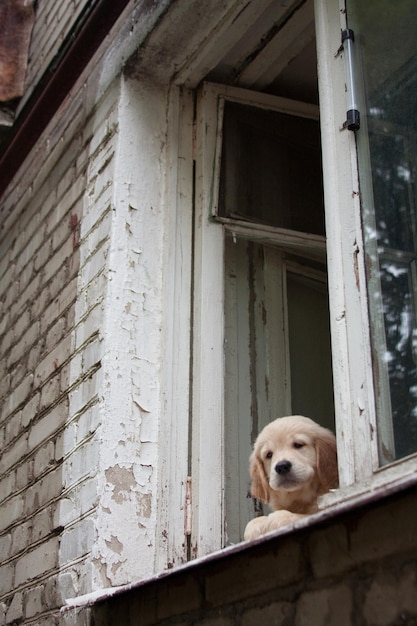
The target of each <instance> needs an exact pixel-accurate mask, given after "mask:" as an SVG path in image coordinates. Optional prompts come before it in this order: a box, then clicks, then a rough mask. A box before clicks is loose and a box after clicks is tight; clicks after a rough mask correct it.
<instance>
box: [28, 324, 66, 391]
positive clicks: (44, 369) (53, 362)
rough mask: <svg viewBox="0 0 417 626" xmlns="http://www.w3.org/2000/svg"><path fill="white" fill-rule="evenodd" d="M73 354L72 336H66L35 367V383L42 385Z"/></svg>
mask: <svg viewBox="0 0 417 626" xmlns="http://www.w3.org/2000/svg"><path fill="white" fill-rule="evenodd" d="M70 354H71V337H70V336H69V335H68V336H67V337H65V338H64V339H63V340H62V341H61V342H60V343H59V344H58V345H57V346H56V347H55V348H54V349H53V350H51V351H50V352H49V353H48V354H47V355H46V356H45V358H44V359H43V360H42V361H41V362H40V363H39V365H38V367H37V368H36V369H35V383H36V385H41V384H42V383H43V382H45V380H47V379H48V378H49V377H50V376H53V375H54V374H55V372H56V370H57V369H58V368H59V367H60V366H61V365H62V364H63V363H64V362H65V361H66V360H67V359H68V358H69V356H70Z"/></svg>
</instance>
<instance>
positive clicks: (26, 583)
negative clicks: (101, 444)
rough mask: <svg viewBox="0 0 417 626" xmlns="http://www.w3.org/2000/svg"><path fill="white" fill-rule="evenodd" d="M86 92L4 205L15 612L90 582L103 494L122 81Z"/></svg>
mask: <svg viewBox="0 0 417 626" xmlns="http://www.w3.org/2000/svg"><path fill="white" fill-rule="evenodd" d="M85 98H86V91H85V90H81V91H80V92H78V93H77V95H76V97H74V98H73V99H72V100H69V101H68V102H67V104H66V107H65V110H64V111H63V112H62V113H63V114H62V115H61V116H60V117H57V118H56V120H55V123H54V124H52V125H51V126H50V127H49V128H48V130H47V132H46V133H45V135H44V138H43V140H42V142H41V144H39V145H38V146H37V149H36V150H35V151H34V152H33V154H32V155H31V157H30V158H29V159H28V162H27V163H26V166H25V168H24V169H23V170H22V171H21V174H20V175H19V176H18V177H16V179H15V180H14V183H13V187H12V189H11V190H10V192H9V194H8V195H7V196H6V198H5V201H4V205H3V207H2V209H3V210H2V214H3V219H4V229H3V236H2V239H1V242H0V256H1V258H0V263H1V278H0V280H1V284H0V286H1V296H0V298H1V306H2V314H1V328H0V333H1V334H0V341H1V344H0V345H1V348H0V350H1V352H0V368H1V373H0V380H1V397H2V411H1V417H0V441H1V448H2V455H1V459H0V498H1V501H0V507H1V511H2V513H1V517H0V554H1V566H0V602H1V604H0V607H1V608H0V615H1V618H0V623H2V624H3V623H5V624H9V623H21V622H23V621H24V623H28V624H29V623H36V624H40V623H43V621H42V616H47V615H50V614H54V613H56V610H57V608H58V607H59V606H60V604H61V602H62V596H63V595H65V594H66V593H71V594H74V591H75V593H78V591H79V590H80V589H84V590H86V589H89V588H90V587H89V585H91V580H90V579H91V576H89V575H88V573H87V572H86V570H85V567H84V562H85V560H86V558H87V556H88V555H89V552H90V549H91V543H92V539H93V537H92V532H93V524H92V522H91V519H90V517H91V515H92V513H93V512H94V509H95V507H96V503H97V487H96V484H95V482H94V475H95V467H96V461H97V459H96V455H97V446H96V447H95V446H94V436H95V431H96V428H97V420H98V415H97V413H95V411H94V408H95V406H96V405H97V403H98V390H97V388H98V384H97V380H98V378H99V377H100V368H101V362H100V356H101V355H100V350H99V348H98V335H99V328H100V324H101V322H102V319H101V318H102V310H101V308H100V305H101V301H102V299H103V292H104V290H103V268H104V266H105V249H106V241H107V239H108V231H109V224H108V220H107V221H106V216H108V214H109V211H110V199H109V191H108V190H109V187H110V184H111V179H112V167H113V162H112V155H113V153H114V144H115V133H116V130H117V121H116V119H115V112H116V110H117V98H118V91H117V89H113V90H110V92H109V94H108V95H107V97H106V98H104V99H103V100H102V101H101V103H100V104H99V105H98V106H96V107H95V109H94V110H93V111H92V112H90V113H89V114H88V115H87V114H86V106H85ZM28 182H29V184H28ZM86 193H87V194H89V197H90V206H91V209H90V213H89V212H85V205H86V203H85V195H86ZM92 207H94V217H92V216H91V212H92ZM80 272H81V273H82V275H83V277H84V281H85V282H84V284H83V285H82V288H81V291H79V289H80V287H79V282H80ZM94 451H95V452H94ZM75 536H76V539H74V537H75ZM83 567H84V570H83ZM82 572H84V573H82ZM48 619H49V618H48ZM48 619H47V618H46V617H45V623H54V622H53V621H51V622H49V621H48Z"/></svg>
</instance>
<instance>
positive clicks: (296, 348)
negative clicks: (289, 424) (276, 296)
mask: <svg viewBox="0 0 417 626" xmlns="http://www.w3.org/2000/svg"><path fill="white" fill-rule="evenodd" d="M287 300H288V303H287V306H288V330H289V347H290V363H291V409H292V412H293V413H294V414H298V415H308V417H311V418H312V419H314V420H316V421H317V422H319V423H320V424H321V425H322V426H325V427H326V428H330V429H331V430H333V431H334V399H333V377H332V356H331V347H330V322H329V304H328V295H327V284H326V283H325V282H321V281H318V280H315V279H312V278H310V277H307V276H303V275H301V274H295V273H293V272H287ZM318 364H320V366H319V367H318V366H317V365H318Z"/></svg>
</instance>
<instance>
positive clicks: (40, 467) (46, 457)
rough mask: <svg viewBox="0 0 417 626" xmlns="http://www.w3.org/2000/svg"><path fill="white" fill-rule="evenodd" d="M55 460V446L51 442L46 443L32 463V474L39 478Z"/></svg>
mask: <svg viewBox="0 0 417 626" xmlns="http://www.w3.org/2000/svg"><path fill="white" fill-rule="evenodd" d="M54 458H55V445H54V442H53V441H48V442H47V443H46V445H44V446H43V447H42V448H40V449H39V450H38V451H37V452H36V454H35V456H34V461H33V473H34V476H35V477H38V476H40V475H41V474H43V473H44V472H45V470H47V469H48V467H49V466H50V465H52V464H53V462H54Z"/></svg>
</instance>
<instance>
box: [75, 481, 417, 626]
mask: <svg viewBox="0 0 417 626" xmlns="http://www.w3.org/2000/svg"><path fill="white" fill-rule="evenodd" d="M416 524H417V507H416V491H415V487H413V488H412V489H411V490H410V491H409V492H408V493H404V494H397V495H395V496H393V497H390V498H388V499H386V500H381V499H380V500H379V501H378V502H374V503H373V504H372V503H370V504H368V505H365V506H364V504H363V503H362V504H361V505H360V506H358V508H356V507H353V509H352V510H350V511H346V510H343V511H340V512H339V514H335V515H334V516H333V518H332V519H330V520H329V519H327V520H326V521H325V522H323V521H322V522H321V523H318V524H317V525H315V526H312V527H310V528H309V527H307V528H298V529H297V530H295V531H292V532H291V530H290V531H289V532H285V531H281V533H280V535H277V536H275V537H271V538H269V539H267V540H265V539H264V540H261V541H260V542H258V544H257V545H256V544H255V545H251V544H242V545H241V546H238V547H236V548H234V549H232V550H229V551H225V552H224V553H223V554H221V553H219V554H217V555H215V556H213V558H212V559H210V560H207V561H201V562H199V563H195V564H194V565H193V564H190V566H188V567H187V568H185V569H183V570H182V571H181V570H179V571H177V572H173V573H172V574H170V575H167V576H166V577H165V578H161V579H159V580H155V581H150V582H149V583H148V584H143V585H141V586H138V587H137V588H135V589H130V590H127V591H125V592H123V593H119V594H117V595H115V596H113V597H112V598H110V599H108V600H107V601H104V602H99V603H98V604H97V605H96V606H95V607H94V606H93V607H91V608H90V609H88V608H87V609H86V608H84V609H82V608H80V609H78V610H75V609H73V610H72V611H70V612H69V614H68V618H69V616H70V615H72V616H73V618H75V616H77V619H78V622H77V623H78V624H79V625H81V624H85V625H87V624H92V623H94V624H95V626H111V625H113V624H123V625H124V626H139V624H140V626H149V625H151V624H160V625H165V624H166V625H168V624H181V625H182V626H185V625H187V626H188V625H190V626H191V624H193V625H194V626H197V625H198V626H200V625H201V626H203V625H207V626H232V625H237V626H255V625H257V624H274V625H275V626H359V625H361V626H400V625H403V624H404V625H408V626H415V624H416V623H417V593H416V589H417V535H416V532H415V528H416Z"/></svg>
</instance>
